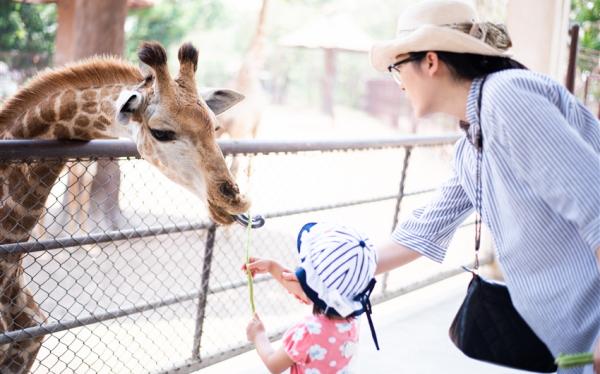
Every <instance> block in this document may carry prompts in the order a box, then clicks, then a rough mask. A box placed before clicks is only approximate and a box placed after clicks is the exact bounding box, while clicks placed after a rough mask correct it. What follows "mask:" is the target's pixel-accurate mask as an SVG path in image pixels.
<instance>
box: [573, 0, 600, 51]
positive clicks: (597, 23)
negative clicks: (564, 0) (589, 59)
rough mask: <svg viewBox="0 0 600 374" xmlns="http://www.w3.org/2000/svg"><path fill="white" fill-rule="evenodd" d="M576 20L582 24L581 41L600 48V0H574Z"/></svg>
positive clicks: (582, 43) (583, 43)
mask: <svg viewBox="0 0 600 374" xmlns="http://www.w3.org/2000/svg"><path fill="white" fill-rule="evenodd" d="M571 6H572V11H573V15H574V17H573V18H574V21H575V22H577V23H579V24H580V25H581V30H582V34H580V37H581V39H580V43H581V46H582V47H584V48H590V49H595V50H600V0H572V3H571Z"/></svg>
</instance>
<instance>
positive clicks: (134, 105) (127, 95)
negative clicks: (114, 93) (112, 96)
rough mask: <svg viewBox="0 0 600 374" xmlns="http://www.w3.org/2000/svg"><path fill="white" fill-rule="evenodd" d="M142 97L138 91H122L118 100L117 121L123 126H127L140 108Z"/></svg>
mask: <svg viewBox="0 0 600 374" xmlns="http://www.w3.org/2000/svg"><path fill="white" fill-rule="evenodd" d="M141 103H142V95H141V94H140V93H139V92H136V91H129V90H124V91H121V94H120V95H119V98H118V99H117V110H118V112H117V113H118V114H117V121H118V122H119V124H121V125H127V124H128V123H129V120H130V119H131V116H132V115H133V113H134V112H135V111H136V110H137V109H138V108H139V107H140V104H141Z"/></svg>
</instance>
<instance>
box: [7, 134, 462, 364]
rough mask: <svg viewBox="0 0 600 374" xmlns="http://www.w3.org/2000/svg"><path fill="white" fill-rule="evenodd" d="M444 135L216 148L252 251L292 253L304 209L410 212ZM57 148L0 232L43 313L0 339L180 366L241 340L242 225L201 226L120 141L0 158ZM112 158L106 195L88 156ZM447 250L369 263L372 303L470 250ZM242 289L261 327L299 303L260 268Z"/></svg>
mask: <svg viewBox="0 0 600 374" xmlns="http://www.w3.org/2000/svg"><path fill="white" fill-rule="evenodd" d="M456 139H457V136H456V135H448V136H435V137H431V136H430V137H419V136H413V137H402V138H393V139H381V140H365V141H319V142H288V141H221V142H220V146H221V148H222V150H223V152H224V154H225V155H226V156H228V157H231V156H232V155H239V154H243V155H246V156H251V162H252V165H253V174H252V178H251V179H249V180H247V181H246V182H245V183H244V181H242V186H243V188H246V189H247V190H248V192H249V194H250V196H251V197H252V199H253V208H252V209H253V210H252V213H262V214H263V215H264V216H265V218H267V223H266V225H265V226H264V227H263V228H261V229H259V230H255V231H253V233H252V240H251V243H252V246H251V254H252V255H253V256H257V257H272V258H275V259H278V260H279V261H281V262H283V263H284V264H286V265H288V266H290V267H293V266H294V262H295V253H294V242H295V235H296V233H297V231H298V229H299V228H300V227H301V225H302V224H303V223H304V222H305V221H307V220H335V221H342V222H345V223H348V224H352V225H355V226H357V227H360V228H361V229H362V230H363V231H366V232H368V233H369V234H370V235H374V236H377V235H380V236H387V235H389V232H390V230H391V229H392V227H393V226H395V224H396V220H397V218H398V216H399V214H398V211H399V209H400V207H401V206H402V208H403V209H402V212H405V211H406V212H408V211H410V208H411V207H412V206H413V205H418V204H420V203H422V202H423V201H424V199H425V200H426V199H427V196H426V195H427V194H428V193H429V192H431V191H432V188H433V187H435V186H437V184H438V183H439V182H440V181H442V180H443V179H444V177H445V175H446V172H447V170H448V164H449V162H450V161H449V159H450V152H449V147H448V145H449V144H451V143H453V142H454V141H455V140H456ZM64 160H69V162H68V163H67V168H65V171H64V172H63V173H62V174H61V176H60V177H59V179H58V181H57V182H56V183H55V184H54V186H53V188H52V191H51V194H50V197H49V198H48V201H47V202H46V205H45V211H44V214H43V215H42V218H41V219H40V220H39V222H38V224H37V226H36V227H35V228H34V230H33V233H32V236H31V238H30V239H29V240H28V241H27V242H21V243H8V244H2V245H0V255H2V256H8V255H10V254H17V253H19V254H22V255H23V267H24V276H25V284H26V286H27V287H28V288H29V289H30V290H31V292H32V293H33V296H34V299H35V300H36V302H37V303H38V304H39V306H40V307H41V309H42V310H43V312H44V314H45V315H46V316H47V317H48V318H47V320H46V321H45V322H44V323H42V324H39V325H36V326H33V327H28V328H25V329H17V330H13V331H8V332H4V333H1V334H0V344H4V343H9V342H16V341H21V340H24V339H28V338H31V337H35V336H42V335H45V338H44V342H43V345H42V348H41V350H40V352H39V354H38V356H37V360H36V363H35V364H34V367H33V372H35V373H45V372H51V373H87V372H102V373H112V372H114V373H125V372H127V373H138V372H139V373H142V372H192V371H195V370H198V369H200V368H202V367H205V366H208V365H211V364H213V363H215V362H218V361H221V360H224V359H227V358H229V357H232V356H234V355H236V354H239V353H241V352H244V351H246V350H248V349H250V346H249V345H248V344H247V343H246V340H245V326H246V323H247V321H248V320H249V318H250V307H249V300H248V291H247V288H246V280H245V273H243V272H242V271H241V270H240V268H241V265H242V263H243V260H244V254H245V247H244V245H245V232H244V228H243V227H241V226H231V227H218V226H215V225H214V224H212V223H211V222H210V221H209V220H208V218H207V213H206V210H205V208H204V206H203V204H202V203H201V202H200V201H199V200H198V199H197V198H196V197H194V196H192V195H191V194H188V193H187V192H186V191H184V190H183V189H182V188H180V187H178V186H176V185H174V184H173V183H171V182H170V181H169V180H167V179H166V178H165V177H163V176H162V175H161V174H159V173H158V172H157V171H155V170H154V169H152V167H151V166H150V165H149V164H147V163H145V162H144V161H143V160H140V159H139V155H138V153H137V151H136V149H135V146H134V145H133V144H132V143H129V142H126V141H121V140H114V141H91V142H87V143H76V142H58V141H3V142H0V166H2V167H6V166H7V165H27V166H28V167H30V170H34V169H35V168H34V166H36V165H37V166H39V165H43V164H48V163H52V162H62V161H64ZM111 164H112V165H117V166H118V170H119V173H117V174H115V173H114V172H113V173H112V174H109V175H112V176H113V177H114V176H115V175H116V176H117V177H116V178H117V179H118V180H114V179H113V180H110V178H108V179H106V178H105V179H104V180H103V182H101V183H104V185H102V186H101V187H102V188H103V190H104V191H105V192H106V190H107V188H109V191H108V194H106V193H105V194H104V195H102V194H95V193H93V189H94V183H96V182H98V181H97V180H96V181H95V179H94V177H93V176H94V175H95V174H96V173H97V170H98V169H99V167H98V165H103V166H102V167H103V168H105V169H106V168H107V166H108V165H111ZM113 171H114V170H113ZM411 175H415V177H411ZM417 176H418V177H417ZM241 179H244V178H243V177H242V178H241ZM6 183H15V181H7V180H4V184H6ZM115 186H116V187H115ZM110 188H112V189H113V190H110ZM116 188H118V190H116V191H115V189H116ZM99 196H100V198H99ZM3 199H7V196H6V195H5V194H3ZM2 203H3V204H5V203H6V201H3V202H2ZM402 214H404V213H402ZM106 217H109V218H110V219H109V220H106ZM6 219H7V218H6V217H3V220H6ZM463 231H464V230H463ZM461 235H462V234H460V233H459V235H458V236H459V238H458V240H455V242H460V236H461ZM471 237H472V235H471V232H470V231H469V232H468V233H467V234H466V236H464V240H468V243H470V242H471ZM468 248H471V246H468ZM462 254H463V255H464V256H463V257H458V258H457V260H456V261H454V262H453V261H450V262H449V264H447V265H445V266H443V267H433V266H426V265H425V264H423V263H419V261H417V263H415V264H414V265H413V264H410V265H409V266H407V267H406V269H402V270H398V271H394V272H392V273H390V274H388V275H386V276H384V277H382V278H381V279H380V282H378V287H377V289H376V292H375V293H374V297H373V299H374V302H375V303H376V302H381V301H383V300H386V299H389V298H392V297H395V296H398V295H400V294H403V293H406V292H409V291H410V290H413V289H416V288H419V287H422V286H423V285H425V284H429V283H431V282H434V281H437V280H440V279H444V278H445V277H448V276H450V275H453V274H456V273H457V272H459V271H460V270H459V265H460V264H462V263H465V262H466V261H468V259H469V258H470V256H471V255H472V253H471V252H470V251H465V252H463V253H462ZM255 295H256V304H257V310H258V312H259V313H260V314H261V317H262V318H263V320H264V321H265V323H266V327H267V329H268V331H269V332H270V335H271V337H277V336H280V335H281V333H282V332H283V331H284V330H285V328H287V327H289V326H290V325H291V323H292V322H294V321H295V320H296V319H298V318H299V317H300V316H302V315H305V314H306V313H307V310H305V309H304V307H301V306H299V305H298V303H297V302H296V301H295V299H293V298H291V297H289V295H287V294H286V293H285V292H284V291H282V290H280V289H279V288H278V287H276V286H274V283H273V281H272V280H271V279H270V278H269V277H265V276H261V277H257V279H256V284H255Z"/></svg>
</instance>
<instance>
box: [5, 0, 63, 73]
mask: <svg viewBox="0 0 600 374" xmlns="http://www.w3.org/2000/svg"><path fill="white" fill-rule="evenodd" d="M55 34H56V9H55V7H54V6H49V5H32V4H23V3H17V2H13V1H10V0H0V52H1V53H2V55H1V56H2V57H1V59H2V61H5V62H8V63H9V65H12V66H13V67H25V66H30V65H32V64H34V65H35V64H42V65H45V64H48V62H49V61H50V58H51V57H52V53H53V52H54V39H55ZM17 52H18V54H17Z"/></svg>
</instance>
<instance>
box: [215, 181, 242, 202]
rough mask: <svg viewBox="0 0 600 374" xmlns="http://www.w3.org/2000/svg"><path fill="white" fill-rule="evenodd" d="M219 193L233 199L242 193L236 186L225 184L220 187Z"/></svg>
mask: <svg viewBox="0 0 600 374" xmlns="http://www.w3.org/2000/svg"><path fill="white" fill-rule="evenodd" d="M219 192H221V195H223V196H225V197H227V198H230V199H233V198H235V197H236V196H237V195H238V194H239V193H240V190H239V188H238V186H237V185H235V184H232V183H229V182H223V183H221V185H220V186H219Z"/></svg>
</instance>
